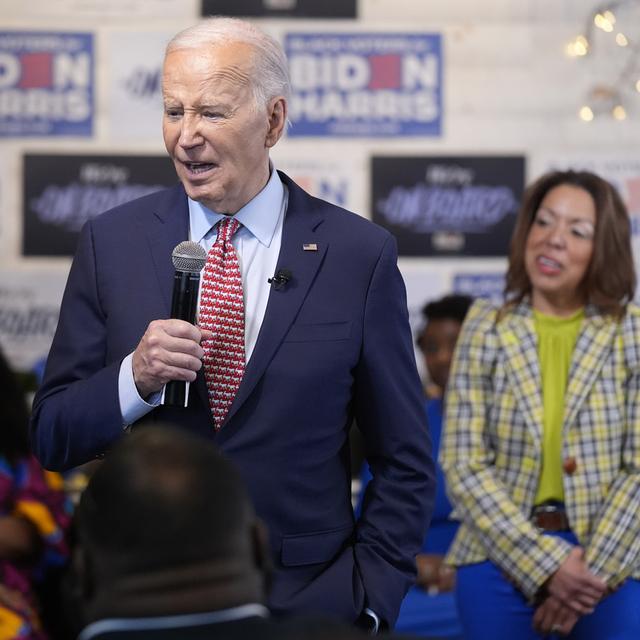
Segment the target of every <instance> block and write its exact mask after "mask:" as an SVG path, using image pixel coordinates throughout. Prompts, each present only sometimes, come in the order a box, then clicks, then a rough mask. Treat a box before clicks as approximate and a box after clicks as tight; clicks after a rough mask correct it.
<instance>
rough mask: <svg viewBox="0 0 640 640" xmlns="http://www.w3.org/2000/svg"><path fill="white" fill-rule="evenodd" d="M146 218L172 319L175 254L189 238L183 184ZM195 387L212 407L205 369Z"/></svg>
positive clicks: (145, 225) (159, 277)
mask: <svg viewBox="0 0 640 640" xmlns="http://www.w3.org/2000/svg"><path fill="white" fill-rule="evenodd" d="M143 216H144V219H143V221H142V224H143V225H144V228H145V230H146V231H147V242H148V244H149V251H150V252H151V258H152V261H153V265H154V267H155V272H156V276H157V279H158V286H159V288H160V295H161V297H162V301H163V303H164V307H165V315H164V317H165V318H168V317H169V316H170V315H171V298H172V296H173V277H174V274H175V268H174V266H173V262H172V260H171V254H172V253H173V250H174V249H175V247H176V245H177V244H178V243H180V242H182V241H183V240H188V239H189V205H188V201H187V194H186V193H185V192H184V189H183V188H182V185H178V186H176V187H175V188H174V189H173V190H172V191H171V192H170V194H169V197H168V198H166V199H165V201H164V202H163V203H162V204H161V205H160V206H159V207H158V208H157V209H156V210H155V211H153V212H152V213H151V215H149V212H144V213H143ZM193 387H194V388H195V389H197V392H198V394H199V395H200V397H201V398H202V400H203V402H204V406H205V407H208V406H209V396H208V394H207V384H206V382H205V379H204V373H203V371H202V370H201V371H199V372H198V375H197V377H196V381H195V383H194V384H193ZM192 392H193V391H192Z"/></svg>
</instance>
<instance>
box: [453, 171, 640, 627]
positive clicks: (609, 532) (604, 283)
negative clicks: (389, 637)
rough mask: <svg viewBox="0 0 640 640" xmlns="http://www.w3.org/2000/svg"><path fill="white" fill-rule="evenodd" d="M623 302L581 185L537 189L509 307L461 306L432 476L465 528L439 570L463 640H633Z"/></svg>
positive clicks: (634, 486) (630, 378)
mask: <svg viewBox="0 0 640 640" xmlns="http://www.w3.org/2000/svg"><path fill="white" fill-rule="evenodd" d="M634 290H635V272H634V267H633V258H632V252H631V242H630V223H629V217H628V214H627V212H626V209H625V206H624V204H623V203H622V200H621V199H620V197H619V195H618V194H617V193H616V191H615V189H614V188H613V187H612V186H611V185H610V184H609V183H607V182H606V181H604V180H603V179H601V178H599V177H597V176H595V175H594V174H591V173H587V172H579V173H576V172H571V171H569V172H553V173H549V174H546V175H545V176H543V177H542V178H540V179H539V180H538V181H537V182H535V183H534V184H533V185H532V186H531V187H530V188H529V189H528V191H527V193H526V194H525V197H524V200H523V205H522V208H521V211H520V213H519V216H518V220H517V222H516V227H515V230H514V235H513V238H512V244H511V252H510V258H509V269H508V272H507V281H506V288H505V291H506V302H505V304H503V305H502V306H500V307H497V306H494V305H492V304H490V303H488V302H487V301H483V300H479V301H477V302H476V303H475V304H474V306H473V307H472V308H471V310H470V312H469V314H468V316H467V319H466V321H465V324H464V327H463V329H462V333H461V335H460V339H459V341H458V345H457V350H456V355H455V358H454V362H453V366H452V371H451V378H450V381H449V386H448V397H447V409H446V428H445V435H444V439H443V447H442V450H441V463H442V466H443V468H444V470H445V474H446V478H447V485H448V490H449V493H450V495H451V498H452V501H453V503H454V506H455V511H454V513H455V515H456V516H457V517H458V518H459V519H460V520H461V526H460V528H459V530H458V534H457V536H456V538H455V540H454V542H453V545H452V547H451V549H450V552H449V554H448V557H447V561H448V562H449V563H451V564H453V565H455V566H457V567H458V584H457V598H458V606H459V609H460V613H461V617H462V622H463V626H464V629H465V634H466V635H465V637H468V638H483V639H485V638H492V639H498V640H499V639H501V638H505V639H509V640H510V639H516V640H521V639H526V638H540V637H544V634H546V633H555V632H559V633H563V634H566V633H570V634H571V637H572V638H581V639H582V638H589V639H591V638H593V639H594V640H595V639H596V638H597V639H598V640H602V639H605V638H636V639H637V638H640V582H639V581H638V580H637V578H638V577H640V309H639V308H638V307H637V306H636V305H634V304H632V303H631V302H630V301H631V299H632V297H633V294H634ZM545 327H547V328H546V329H545ZM548 327H551V329H550V330H549V329H548ZM549 331H551V332H552V333H553V332H555V333H553V335H554V336H556V338H557V336H560V337H559V338H557V339H559V340H560V342H559V343H557V344H559V345H560V347H561V348H560V347H559V348H558V349H556V347H554V346H553V344H556V343H549V342H548V338H547V337H546V336H547V335H548V333H549ZM572 332H573V333H572ZM556 334H557V335H556ZM556 338H554V339H556ZM549 344H551V345H552V346H551V347H549ZM567 345H569V346H568V347H567ZM565 351H566V353H567V355H566V358H565V360H566V362H565V361H563V360H562V357H563V356H562V353H564V352H565Z"/></svg>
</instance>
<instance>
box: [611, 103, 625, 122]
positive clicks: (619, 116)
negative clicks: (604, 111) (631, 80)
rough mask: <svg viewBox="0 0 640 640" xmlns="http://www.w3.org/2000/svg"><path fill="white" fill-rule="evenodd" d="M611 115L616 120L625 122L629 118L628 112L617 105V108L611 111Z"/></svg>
mask: <svg viewBox="0 0 640 640" xmlns="http://www.w3.org/2000/svg"><path fill="white" fill-rule="evenodd" d="M611 115H612V116H613V117H614V118H615V119H616V120H625V119H626V118H627V112H626V110H625V108H624V107H623V106H622V105H621V104H617V105H616V106H615V107H613V109H612V110H611Z"/></svg>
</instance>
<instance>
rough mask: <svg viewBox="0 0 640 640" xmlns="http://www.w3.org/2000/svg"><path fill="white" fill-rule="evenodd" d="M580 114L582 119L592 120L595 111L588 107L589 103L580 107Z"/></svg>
mask: <svg viewBox="0 0 640 640" xmlns="http://www.w3.org/2000/svg"><path fill="white" fill-rule="evenodd" d="M578 115H579V116H580V119H581V120H584V121H585V122H591V121H592V120H593V111H592V110H591V107H588V106H587V105H584V107H581V108H580V111H579V112H578Z"/></svg>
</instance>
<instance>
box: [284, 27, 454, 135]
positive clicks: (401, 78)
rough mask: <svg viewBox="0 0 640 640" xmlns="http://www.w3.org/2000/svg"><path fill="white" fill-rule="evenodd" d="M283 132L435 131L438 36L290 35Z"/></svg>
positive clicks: (438, 123)
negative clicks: (289, 89) (286, 121)
mask: <svg viewBox="0 0 640 640" xmlns="http://www.w3.org/2000/svg"><path fill="white" fill-rule="evenodd" d="M285 50H286V52H287V56H288V58H289V67H290V70H291V84H292V99H291V105H290V107H291V108H290V114H289V116H290V119H291V122H292V124H293V126H292V127H291V129H290V131H289V135H290V136H368V137H371V136H416V135H424V136H438V135H440V134H441V130H442V38H441V36H440V35H439V34H428V33H420V34H417V33H364V34H363V33H358V34H353V33H322V34H317V33H316V34H308V33H291V34H288V35H287V36H286V38H285Z"/></svg>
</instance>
